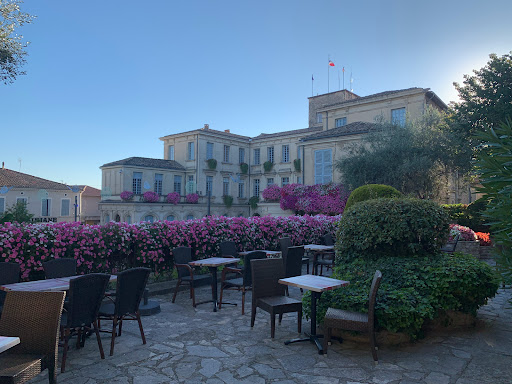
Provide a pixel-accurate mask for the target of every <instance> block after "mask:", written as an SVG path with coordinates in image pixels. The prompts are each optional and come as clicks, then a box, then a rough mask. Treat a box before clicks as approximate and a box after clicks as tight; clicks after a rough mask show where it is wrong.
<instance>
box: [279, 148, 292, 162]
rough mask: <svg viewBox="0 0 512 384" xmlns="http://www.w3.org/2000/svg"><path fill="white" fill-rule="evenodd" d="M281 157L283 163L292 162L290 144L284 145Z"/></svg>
mask: <svg viewBox="0 0 512 384" xmlns="http://www.w3.org/2000/svg"><path fill="white" fill-rule="evenodd" d="M281 157H282V162H283V163H289V162H290V146H289V145H288V144H285V145H283V147H282V149H281Z"/></svg>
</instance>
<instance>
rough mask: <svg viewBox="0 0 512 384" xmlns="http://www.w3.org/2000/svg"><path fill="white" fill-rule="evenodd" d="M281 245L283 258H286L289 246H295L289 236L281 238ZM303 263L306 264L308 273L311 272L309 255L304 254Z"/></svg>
mask: <svg viewBox="0 0 512 384" xmlns="http://www.w3.org/2000/svg"><path fill="white" fill-rule="evenodd" d="M279 246H280V248H281V255H282V257H283V260H284V259H285V258H286V254H287V253H288V248H289V247H291V246H293V244H292V240H291V239H290V238H289V237H282V238H280V239H279ZM302 265H306V273H308V274H309V257H304V256H302Z"/></svg>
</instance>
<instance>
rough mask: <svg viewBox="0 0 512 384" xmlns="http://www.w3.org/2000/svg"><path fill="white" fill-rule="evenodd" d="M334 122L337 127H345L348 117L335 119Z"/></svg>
mask: <svg viewBox="0 0 512 384" xmlns="http://www.w3.org/2000/svg"><path fill="white" fill-rule="evenodd" d="M334 124H335V125H336V128H337V127H343V126H344V125H347V118H346V117H342V118H341V119H336V120H334Z"/></svg>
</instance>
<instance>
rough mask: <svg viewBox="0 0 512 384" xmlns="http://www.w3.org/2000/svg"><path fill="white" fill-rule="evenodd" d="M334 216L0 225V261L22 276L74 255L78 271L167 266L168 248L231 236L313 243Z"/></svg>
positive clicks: (270, 243)
mask: <svg viewBox="0 0 512 384" xmlns="http://www.w3.org/2000/svg"><path fill="white" fill-rule="evenodd" d="M339 219H340V217H339V216H322V215H319V216H290V217H286V218H285V217H268V216H267V217H250V218H244V217H231V218H227V217H224V216H209V217H205V218H202V219H196V220H188V221H172V222H169V221H158V222H154V223H150V222H143V223H136V224H126V223H116V222H110V223H108V224H106V225H83V224H80V223H49V224H17V223H14V224H13V223H6V224H4V225H0V262H4V261H5V262H15V263H18V264H19V265H20V267H21V271H22V278H23V279H24V280H27V279H28V278H29V274H30V273H31V272H32V271H41V270H42V262H44V261H47V260H50V259H52V258H61V257H73V258H75V259H76V261H77V266H78V269H77V270H78V273H80V274H83V273H90V272H116V271H117V270H119V269H122V268H126V267H137V266H145V267H148V268H151V269H152V270H153V271H154V272H155V273H160V272H163V271H168V270H170V269H172V257H171V256H170V250H171V249H173V248H175V247H179V246H187V247H191V248H192V249H193V253H194V258H196V259H201V258H206V257H212V256H215V255H217V254H218V250H219V244H220V242H222V241H224V240H232V241H235V242H236V244H237V248H238V250H239V251H242V250H253V249H273V250H277V249H279V238H280V237H283V236H284V235H288V236H290V237H291V239H292V242H293V244H296V245H299V244H309V243H318V242H319V241H320V237H321V236H323V235H324V234H326V233H331V234H332V235H334V232H335V230H336V222H337V221H338V220H339Z"/></svg>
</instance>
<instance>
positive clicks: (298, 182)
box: [297, 176, 302, 184]
mask: <svg viewBox="0 0 512 384" xmlns="http://www.w3.org/2000/svg"><path fill="white" fill-rule="evenodd" d="M297 184H302V176H297Z"/></svg>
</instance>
